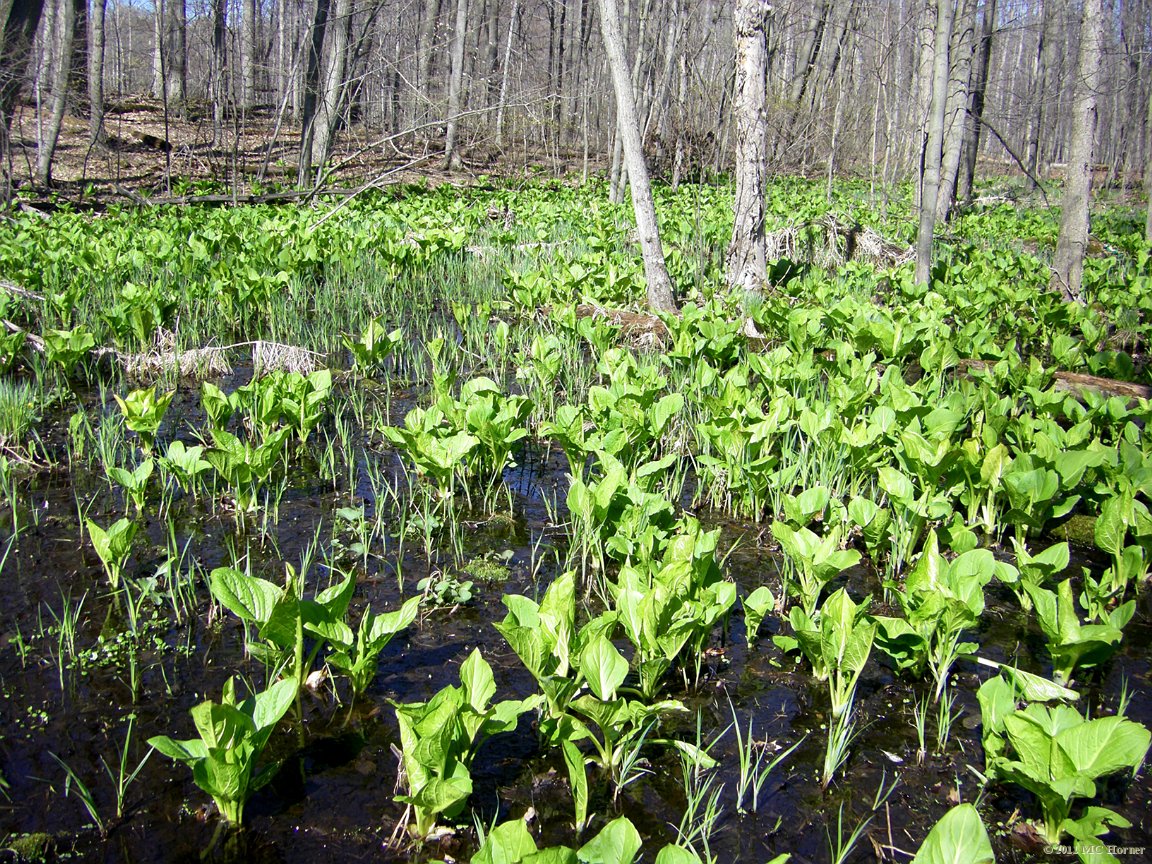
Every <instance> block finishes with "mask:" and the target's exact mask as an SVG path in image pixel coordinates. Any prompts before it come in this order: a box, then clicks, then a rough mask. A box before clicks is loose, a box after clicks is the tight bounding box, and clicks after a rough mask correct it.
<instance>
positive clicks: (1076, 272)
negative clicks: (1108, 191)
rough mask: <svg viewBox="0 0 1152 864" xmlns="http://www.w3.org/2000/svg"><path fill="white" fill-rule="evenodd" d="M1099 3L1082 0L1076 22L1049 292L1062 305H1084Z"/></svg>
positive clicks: (1092, 0)
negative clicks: (1068, 134) (1077, 34)
mask: <svg viewBox="0 0 1152 864" xmlns="http://www.w3.org/2000/svg"><path fill="white" fill-rule="evenodd" d="M1102 25H1103V21H1102V13H1101V9H1100V0H1084V10H1083V13H1082V15H1081V18H1080V57H1079V61H1078V62H1077V67H1078V68H1077V73H1076V81H1075V84H1074V85H1073V101H1072V141H1071V143H1070V144H1069V147H1068V159H1067V160H1066V162H1067V168H1066V169H1065V176H1064V197H1063V198H1062V200H1061V202H1060V211H1061V212H1060V235H1059V237H1058V238H1057V240H1056V254H1055V255H1054V256H1053V258H1052V279H1051V283H1050V284H1051V286H1052V288H1053V289H1056V290H1058V291H1059V292H1060V295H1061V296H1062V297H1063V298H1064V300H1065V301H1067V302H1076V303H1083V302H1084V297H1083V294H1082V291H1081V288H1082V283H1083V281H1084V251H1085V249H1086V248H1087V246H1088V219H1089V202H1090V197H1091V191H1092V155H1093V140H1092V139H1093V138H1094V137H1095V134H1096V94H1097V92H1099V90H1100V52H1101V28H1102Z"/></svg>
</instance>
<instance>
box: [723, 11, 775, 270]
mask: <svg viewBox="0 0 1152 864" xmlns="http://www.w3.org/2000/svg"><path fill="white" fill-rule="evenodd" d="M771 14H772V7H771V5H770V4H769V2H768V0H737V2H736V13H735V16H734V20H733V29H734V31H735V38H736V93H735V98H734V100H733V110H734V111H735V114H736V197H735V202H734V204H735V208H734V210H735V224H734V225H733V227H732V242H731V243H729V244H728V262H727V263H728V285H729V287H730V288H731V289H732V290H733V291H736V290H744V291H749V292H759V291H760V290H761V289H762V288H763V287H764V277H765V274H766V272H767V261H766V248H765V240H764V193H765V182H766V175H767V160H768V138H767V134H768V122H767V115H766V108H767V98H768V93H767V87H768V82H767V77H768V19H769V16H770V15H771Z"/></svg>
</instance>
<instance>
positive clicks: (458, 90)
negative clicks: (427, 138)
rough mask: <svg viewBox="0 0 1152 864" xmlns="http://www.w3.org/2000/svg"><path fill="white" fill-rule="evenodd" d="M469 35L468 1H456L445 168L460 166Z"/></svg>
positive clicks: (449, 78)
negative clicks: (458, 148)
mask: <svg viewBox="0 0 1152 864" xmlns="http://www.w3.org/2000/svg"><path fill="white" fill-rule="evenodd" d="M467 35H468V0H456V26H455V27H453V28H452V68H451V71H450V72H449V77H448V129H447V132H446V133H445V136H444V166H445V167H446V168H448V169H449V170H453V169H455V168H458V167H459V166H460V154H459V153H457V152H456V134H457V130H458V129H459V125H460V119H459V118H460V109H461V98H460V97H461V94H462V92H463V90H464V38H465V37H466V36H467Z"/></svg>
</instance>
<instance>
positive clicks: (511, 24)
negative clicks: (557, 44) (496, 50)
mask: <svg viewBox="0 0 1152 864" xmlns="http://www.w3.org/2000/svg"><path fill="white" fill-rule="evenodd" d="M519 16H520V0H512V14H511V15H509V16H508V41H507V42H505V43H504V68H503V69H501V70H500V96H499V102H497V107H496V148H497V149H500V148H501V147H503V146H504V108H505V106H506V105H507V104H508V76H509V74H511V72H512V40H513V39H514V38H515V37H516V23H517V21H518V20H519Z"/></svg>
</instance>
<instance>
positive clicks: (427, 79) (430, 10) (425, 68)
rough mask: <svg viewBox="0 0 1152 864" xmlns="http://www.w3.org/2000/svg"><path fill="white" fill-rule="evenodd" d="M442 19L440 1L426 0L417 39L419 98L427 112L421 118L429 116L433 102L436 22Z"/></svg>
mask: <svg viewBox="0 0 1152 864" xmlns="http://www.w3.org/2000/svg"><path fill="white" fill-rule="evenodd" d="M439 18H440V0H424V6H423V10H422V12H421V15H420V31H419V33H418V35H417V37H416V53H417V55H418V62H419V66H418V67H417V75H416V87H417V98H420V97H421V96H422V97H423V98H424V100H425V110H424V111H423V112H420V116H425V117H426V116H428V111H427V103H428V102H430V101H431V100H432V58H433V55H434V53H435V47H436V22H437V21H438V20H439Z"/></svg>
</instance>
